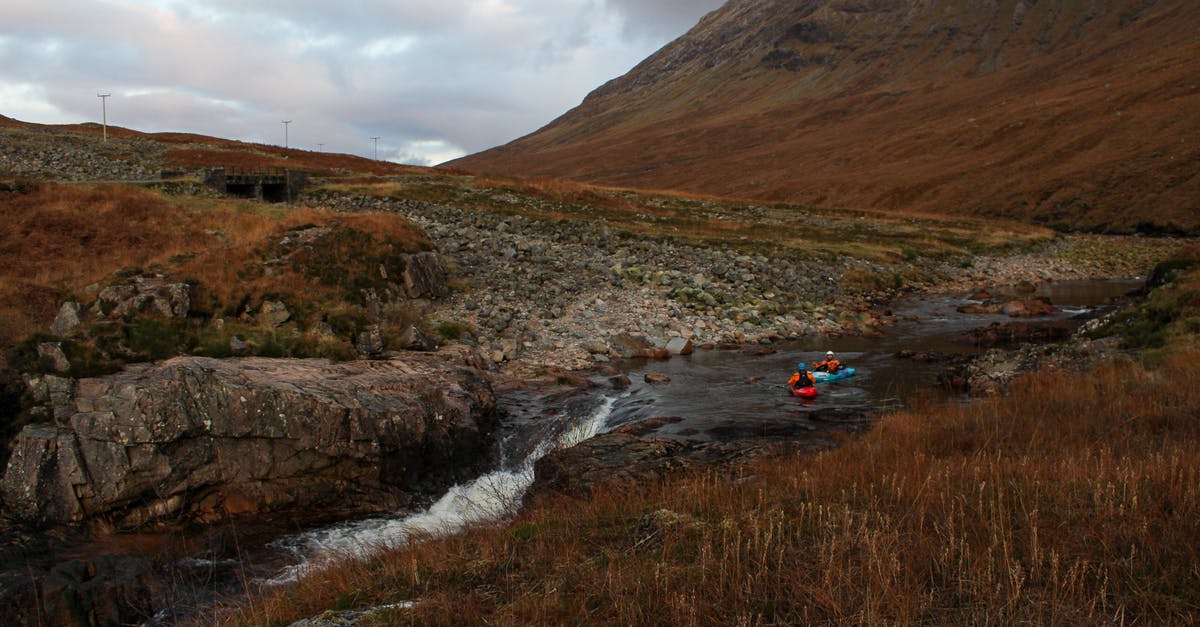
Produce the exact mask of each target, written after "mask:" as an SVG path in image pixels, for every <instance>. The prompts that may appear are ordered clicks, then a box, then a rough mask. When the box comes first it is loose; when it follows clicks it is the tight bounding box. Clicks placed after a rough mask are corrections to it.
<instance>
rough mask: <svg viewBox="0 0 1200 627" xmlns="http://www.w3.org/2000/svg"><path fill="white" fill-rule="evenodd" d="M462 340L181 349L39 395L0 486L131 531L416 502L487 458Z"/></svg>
mask: <svg viewBox="0 0 1200 627" xmlns="http://www.w3.org/2000/svg"><path fill="white" fill-rule="evenodd" d="M481 365H482V360H481V359H479V357H478V356H477V355H475V354H474V353H472V352H469V351H466V350H456V351H452V352H449V353H439V354H424V353H411V354H405V355H404V357H403V358H402V359H392V360H385V361H357V362H346V363H332V362H329V361H326V360H321V359H309V360H292V359H287V360H284V359H275V360H272V359H262V358H245V359H228V360H219V359H210V358H203V357H179V358H175V359H171V360H168V361H166V362H162V363H159V364H138V365H135V366H130V367H128V368H127V369H126V370H125V371H123V372H120V373H117V374H113V375H108V376H104V377H98V378H92V379H81V380H79V381H78V382H76V383H75V385H74V386H73V387H71V388H70V389H69V390H68V391H67V392H66V393H60V394H49V397H50V402H51V403H52V404H53V405H54V406H53V416H54V420H53V422H50V423H41V424H35V425H29V426H27V427H25V428H24V429H23V430H22V431H21V433H20V435H19V436H18V437H17V438H16V439H15V440H14V442H13V447H12V451H13V452H12V456H11V458H10V460H9V464H8V468H7V471H6V472H5V474H4V477H3V480H2V481H0V494H2V495H3V500H4V503H5V506H6V508H7V509H8V511H9V512H10V513H11V514H12V515H14V516H16V517H18V518H20V519H22V520H25V521H28V522H32V523H37V524H42V525H55V524H65V523H82V522H96V523H98V524H101V525H102V526H113V527H116V528H131V527H136V526H139V525H141V524H144V523H147V522H150V521H155V520H160V519H164V518H168V517H169V518H171V519H172V520H177V521H183V520H195V521H199V522H211V521H213V520H216V519H220V518H223V517H226V516H230V515H234V514H250V513H255V512H262V511H268V510H275V509H285V508H292V507H332V508H345V509H346V510H347V512H351V511H353V512H360V513H368V512H376V511H384V510H390V509H395V508H397V507H403V506H410V505H413V504H415V502H416V501H417V500H419V498H422V497H424V496H425V495H430V494H435V493H437V492H438V491H439V490H442V489H444V488H445V487H447V486H448V485H451V484H453V483H454V482H457V481H461V480H464V479H467V478H469V477H471V476H474V474H475V473H477V472H478V471H480V470H481V469H482V467H483V466H484V465H485V464H486V463H487V460H488V451H489V450H490V434H491V431H492V429H493V427H494V421H495V398H494V395H493V392H492V389H491V386H490V384H489V382H488V381H487V379H485V377H484V375H483V373H482V372H481V370H480V369H479V367H480V366H481Z"/></svg>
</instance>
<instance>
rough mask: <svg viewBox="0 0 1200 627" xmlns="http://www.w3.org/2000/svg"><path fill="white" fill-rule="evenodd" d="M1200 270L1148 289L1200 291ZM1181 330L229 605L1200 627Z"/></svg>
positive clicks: (688, 621) (1190, 387)
mask: <svg viewBox="0 0 1200 627" xmlns="http://www.w3.org/2000/svg"><path fill="white" fill-rule="evenodd" d="M1196 281H1200V272H1193V273H1192V274H1190V275H1188V276H1186V277H1180V278H1179V279H1178V280H1177V282H1176V283H1175V285H1176V286H1177V287H1175V288H1168V289H1165V290H1162V292H1163V293H1165V294H1168V296H1151V299H1150V301H1148V302H1153V301H1155V299H1156V298H1178V296H1179V295H1185V296H1184V297H1183V298H1182V299H1180V300H1181V301H1187V302H1192V299H1193V297H1192V296H1187V295H1186V294H1188V293H1189V291H1188V290H1190V289H1191V288H1190V287H1188V286H1195V285H1197V283H1196ZM1169 295H1175V296H1169ZM1189 329H1190V330H1191V334H1192V336H1193V337H1194V336H1195V329H1194V328H1192V327H1190V326H1189V327H1185V328H1183V329H1180V330H1179V332H1185V331H1187V330H1189ZM1175 345H1176V346H1177V348H1176V349H1175V350H1170V351H1164V352H1160V353H1158V354H1157V355H1156V356H1155V357H1154V364H1153V367H1152V368H1147V367H1145V364H1143V363H1140V362H1139V361H1138V360H1136V359H1132V358H1131V359H1126V360H1118V361H1117V362H1115V363H1111V364H1109V365H1107V366H1105V367H1103V368H1101V369H1100V370H1098V371H1096V372H1093V373H1089V374H1088V376H1086V377H1082V378H1081V377H1079V376H1078V375H1075V374H1071V373H1063V372H1059V373H1052V372H1043V373H1039V374H1038V375H1037V376H1033V377H1028V378H1025V379H1022V380H1021V381H1019V382H1018V384H1016V385H1015V386H1014V389H1013V392H1012V394H1011V396H1009V397H1005V398H995V399H990V400H985V401H979V402H976V403H972V404H969V405H960V404H950V405H937V406H920V405H917V406H914V407H912V408H910V409H908V410H905V411H901V412H898V413H895V414H891V415H888V416H886V417H884V418H883V419H882V420H881V421H880V423H879V425H878V426H877V428H875V429H873V430H871V431H870V432H868V433H866V434H865V435H863V436H861V437H860V438H858V439H855V440H852V441H848V442H846V443H844V445H843V446H841V447H839V448H838V449H835V450H832V451H829V452H826V453H822V454H819V455H816V456H807V457H806V456H799V457H794V458H784V459H778V458H768V459H763V460H761V461H760V462H759V463H758V464H757V465H756V466H754V467H752V468H749V469H747V473H748V474H750V475H752V476H754V477H756V478H757V480H755V481H732V480H731V477H728V476H721V475H716V474H705V475H701V476H692V477H687V478H683V479H676V480H672V481H668V482H664V483H661V484H651V485H645V486H643V487H642V488H640V489H629V487H628V486H621V487H614V488H612V489H608V490H602V491H600V492H598V493H597V494H595V495H593V496H592V497H589V498H587V499H582V500H581V499H575V498H568V497H553V496H551V497H540V498H538V499H535V500H533V501H532V502H530V503H528V504H527V507H526V508H525V510H524V511H523V512H522V513H521V514H520V515H519V516H518V517H517V518H516V519H515V520H513V521H511V522H510V523H509V524H507V525H504V526H502V527H499V528H480V529H475V530H472V531H470V532H467V533H464V534H461V535H458V536H454V537H448V538H438V539H426V540H424V541H421V542H418V543H415V544H413V545H411V546H408V547H405V548H401V549H393V550H387V551H382V552H379V553H377V554H376V555H375V556H373V557H372V558H370V559H368V560H366V561H361V562H358V561H352V560H347V561H343V562H340V563H337V564H333V565H331V566H329V567H327V568H325V569H323V570H321V571H319V572H315V573H313V574H311V575H310V576H308V577H306V578H304V579H302V580H301V581H300V582H298V583H297V584H296V585H294V586H290V587H287V588H282V589H281V588H271V589H267V590H263V591H260V592H259V594H258V595H257V596H255V597H253V598H252V600H251V602H250V603H249V604H248V605H247V606H245V607H243V608H240V609H239V611H238V613H236V614H234V615H233V616H232V617H230V616H226V617H225V618H224V620H225V622H226V623H228V624H273V625H284V624H288V623H289V622H290V621H292V620H295V619H298V618H302V617H306V616H312V615H315V614H319V613H320V612H321V611H323V610H326V609H343V608H361V607H372V606H383V605H388V604H396V603H402V602H409V601H411V602H414V603H415V605H413V606H412V607H411V608H405V609H400V608H395V609H390V610H385V611H383V612H381V613H379V614H376V615H375V616H376V620H377V621H378V624H393V623H400V622H405V623H407V622H411V623H418V624H451V623H453V624H459V623H468V624H580V623H602V624H680V625H700V624H779V623H784V624H812V623H820V624H828V623H839V624H840V623H856V624H857V623H904V624H912V623H937V624H982V623H988V624H994V623H1005V624H1011V623H1035V624H1061V623H1070V624H1099V623H1109V622H1112V623H1126V622H1128V623H1154V624H1169V623H1190V622H1193V621H1195V620H1196V617H1197V615H1198V613H1200V570H1198V569H1197V564H1200V551H1198V548H1197V547H1200V420H1198V419H1197V418H1198V416H1197V413H1196V411H1197V407H1200V348H1197V347H1196V346H1195V343H1194V342H1192V343H1190V344H1188V345H1186V346H1184V345H1182V344H1180V343H1176V344H1175Z"/></svg>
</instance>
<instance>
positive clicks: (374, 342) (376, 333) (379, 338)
mask: <svg viewBox="0 0 1200 627" xmlns="http://www.w3.org/2000/svg"><path fill="white" fill-rule="evenodd" d="M383 348H384V347H383V333H382V332H380V330H379V325H377V324H376V325H372V326H371V328H370V329H367V330H366V331H363V332H361V333H359V334H358V337H357V338H355V340H354V350H355V351H356V352H357V353H358V354H359V355H360V356H362V357H366V358H368V359H371V358H375V357H379V356H380V355H382V354H383Z"/></svg>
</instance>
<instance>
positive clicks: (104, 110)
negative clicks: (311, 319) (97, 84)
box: [96, 94, 112, 141]
mask: <svg viewBox="0 0 1200 627" xmlns="http://www.w3.org/2000/svg"><path fill="white" fill-rule="evenodd" d="M109 96H112V94H96V97H97V98H99V99H100V112H101V116H102V118H101V119H102V123H103V125H104V141H108V98H109Z"/></svg>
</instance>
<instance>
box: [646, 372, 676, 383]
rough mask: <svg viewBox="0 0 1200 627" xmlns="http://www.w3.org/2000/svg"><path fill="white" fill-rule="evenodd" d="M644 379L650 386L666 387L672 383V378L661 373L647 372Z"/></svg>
mask: <svg viewBox="0 0 1200 627" xmlns="http://www.w3.org/2000/svg"><path fill="white" fill-rule="evenodd" d="M642 378H643V380H645V382H646V383H649V384H650V385H666V384H668V383H670V382H671V377H669V376H667V375H665V374H662V373H661V372H647V373H646V376H644V377H642Z"/></svg>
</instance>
